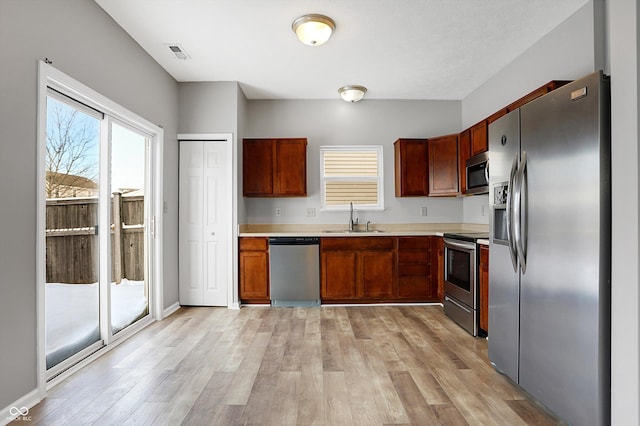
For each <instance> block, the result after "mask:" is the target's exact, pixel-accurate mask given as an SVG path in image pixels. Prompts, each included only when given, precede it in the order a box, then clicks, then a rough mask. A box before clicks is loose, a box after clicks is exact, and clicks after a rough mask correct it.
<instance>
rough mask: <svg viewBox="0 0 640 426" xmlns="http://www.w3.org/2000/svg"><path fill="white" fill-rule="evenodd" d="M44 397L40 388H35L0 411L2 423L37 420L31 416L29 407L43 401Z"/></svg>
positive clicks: (0, 422) (0, 421) (0, 423)
mask: <svg viewBox="0 0 640 426" xmlns="http://www.w3.org/2000/svg"><path fill="white" fill-rule="evenodd" d="M42 398H43V397H42V396H41V395H40V392H39V391H38V389H34V390H32V391H31V392H29V393H28V394H26V395H25V396H23V397H22V398H20V399H19V400H17V401H16V402H14V403H13V404H11V405H9V406H8V407H5V408H3V409H2V411H0V425H3V426H4V425H7V424H9V423H11V422H12V421H14V420H19V421H24V422H31V421H33V420H37V419H33V418H32V417H31V416H30V414H29V409H31V408H33V407H34V406H35V405H36V404H37V403H39V402H40V401H42ZM18 417H19V418H18Z"/></svg>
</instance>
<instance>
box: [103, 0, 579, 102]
mask: <svg viewBox="0 0 640 426" xmlns="http://www.w3.org/2000/svg"><path fill="white" fill-rule="evenodd" d="M95 1H96V2H97V3H98V4H99V5H100V6H101V7H102V8H103V9H104V10H105V11H106V12H107V13H108V14H109V15H111V17H112V18H113V19H114V20H115V21H116V22H117V23H118V24H119V25H120V26H121V27H122V28H124V30H125V31H126V32H127V33H129V34H130V35H131V37H133V39H134V40H136V41H137V42H138V43H139V44H140V46H142V48H143V49H145V50H146V51H147V52H148V53H149V54H150V55H151V56H152V57H153V58H154V59H155V60H156V61H157V62H158V63H159V64H160V65H161V66H162V67H163V68H164V69H166V70H167V72H169V74H171V75H172V76H173V77H174V78H175V79H176V80H177V81H179V82H186V81H238V82H239V83H240V86H241V87H242V90H243V91H244V93H245V95H246V96H247V98H248V99H338V97H339V96H338V92H337V90H338V87H340V86H343V85H347V84H361V85H364V86H366V87H367V88H368V89H369V91H368V92H367V95H366V98H365V99H454V100H460V99H463V98H464V97H466V96H467V95H468V94H469V93H471V92H472V91H473V90H474V89H476V88H477V87H478V86H480V85H481V84H482V83H484V82H485V81H486V80H487V79H489V78H490V77H491V76H493V75H494V74H496V73H497V72H498V71H499V70H501V69H502V68H503V67H505V66H506V65H507V64H508V63H509V62H511V61H512V60H514V59H515V58H516V57H517V56H519V55H520V54H521V53H522V52H524V51H525V50H526V49H527V48H528V47H530V46H531V45H533V44H534V43H535V42H536V41H538V40H539V39H540V38H542V37H543V36H544V35H545V34H547V33H548V32H549V31H551V30H552V29H553V28H555V27H556V26H558V25H559V24H560V23H561V22H562V21H563V20H565V19H566V18H568V17H569V16H570V15H571V14H573V13H574V12H575V11H577V10H578V9H579V8H580V7H581V6H583V5H584V4H586V3H587V1H588V0H322V1H320V0H135V1H131V0H95ZM307 13H320V14H323V15H327V16H330V17H331V18H332V19H333V20H334V21H335V22H336V30H335V32H334V34H333V36H332V37H331V39H330V40H329V41H328V42H327V43H326V44H324V45H322V46H317V47H311V46H306V45H303V44H302V43H300V42H299V41H298V40H297V38H296V36H295V34H294V32H293V31H292V30H291V23H292V22H293V20H294V19H296V18H297V17H298V16H301V15H304V14H307ZM172 43H177V44H180V45H181V46H182V48H183V49H184V50H185V51H186V52H187V53H188V54H189V56H190V59H188V60H179V59H177V58H176V57H175V56H174V55H173V54H172V53H171V52H170V50H169V48H168V47H167V45H168V44H172Z"/></svg>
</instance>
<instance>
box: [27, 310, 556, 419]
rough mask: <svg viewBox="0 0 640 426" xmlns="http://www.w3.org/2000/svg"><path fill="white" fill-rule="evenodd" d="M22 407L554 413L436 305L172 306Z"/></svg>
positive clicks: (87, 413)
mask: <svg viewBox="0 0 640 426" xmlns="http://www.w3.org/2000/svg"><path fill="white" fill-rule="evenodd" d="M30 415H31V416H32V420H33V423H35V424H42V425H49V424H60V425H69V424H98V425H116V424H117V425H121V424H149V425H178V424H190V425H204V424H221V425H239V424H256V425H257V424H324V425H386V424H415V425H438V424H442V425H465V424H468V425H493V424H495V425H521V424H522V425H524V424H528V425H541V424H542V425H547V424H559V421H558V420H557V419H555V418H553V417H551V416H550V415H549V414H547V413H546V412H545V411H544V410H542V409H541V408H540V407H539V406H538V405H536V404H535V403H534V402H532V401H531V400H529V399H528V398H527V396H526V395H524V394H523V393H522V392H521V391H520V390H518V388H517V387H515V386H514V385H512V384H511V383H510V382H509V381H508V380H507V379H506V378H505V377H504V376H502V375H501V374H499V373H497V372H495V370H494V369H493V368H492V367H491V365H490V364H489V360H488V358H487V341H486V340H485V339H475V338H473V337H471V336H470V335H469V334H467V333H466V332H465V331H464V330H462V329H461V328H460V327H458V326H457V325H456V324H455V323H453V322H452V321H451V320H449V319H448V318H447V317H445V316H444V315H443V313H442V308H441V307H439V306H400V307H396V306H379V307H370V306H363V307H331V306H323V307H321V308H267V307H243V308H242V309H240V310H239V311H238V310H235V311H234V310H228V309H226V308H182V309H180V310H179V311H178V312H176V313H175V314H173V315H172V316H171V317H169V318H167V319H165V320H164V321H161V322H158V323H154V324H152V325H151V326H149V327H148V328H146V329H145V330H143V331H142V332H140V333H139V334H137V335H136V336H134V337H132V338H131V339H129V340H128V341H127V342H125V343H123V344H122V345H120V346H119V347H117V348H115V349H113V350H112V351H111V352H109V353H107V354H106V355H105V356H103V357H101V358H100V359H98V360H97V361H95V362H94V363H92V364H91V365H89V366H88V367H86V368H84V369H83V370H81V371H79V372H78V373H76V374H75V375H73V376H72V377H70V378H69V379H67V380H65V381H64V382H63V383H61V384H60V385H58V386H56V387H55V388H54V389H52V390H51V391H50V392H49V395H48V397H47V398H46V399H45V400H44V401H42V402H41V403H40V404H38V405H37V406H36V407H34V408H32V409H31V411H30Z"/></svg>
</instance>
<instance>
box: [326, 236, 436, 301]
mask: <svg viewBox="0 0 640 426" xmlns="http://www.w3.org/2000/svg"><path fill="white" fill-rule="evenodd" d="M437 238H438V237H430V236H425V237H342V238H341V237H336V238H322V239H321V243H320V253H321V254H320V257H321V267H320V271H321V273H320V275H321V288H320V297H321V298H322V302H323V303H341V302H349V303H360V302H362V303H376V302H402V301H405V302H408V301H414V302H437V301H439V300H440V299H439V298H438V283H437V281H436V279H437V277H436V276H435V275H433V274H432V271H433V269H432V263H433V256H432V245H433V240H434V239H437ZM440 239H441V238H440Z"/></svg>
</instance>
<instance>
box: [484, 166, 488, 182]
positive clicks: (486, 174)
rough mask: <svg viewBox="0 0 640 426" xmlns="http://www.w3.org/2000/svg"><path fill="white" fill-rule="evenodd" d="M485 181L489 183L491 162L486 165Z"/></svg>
mask: <svg viewBox="0 0 640 426" xmlns="http://www.w3.org/2000/svg"><path fill="white" fill-rule="evenodd" d="M484 181H485V182H487V184H488V183H489V160H487V162H486V163H485V165H484Z"/></svg>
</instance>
